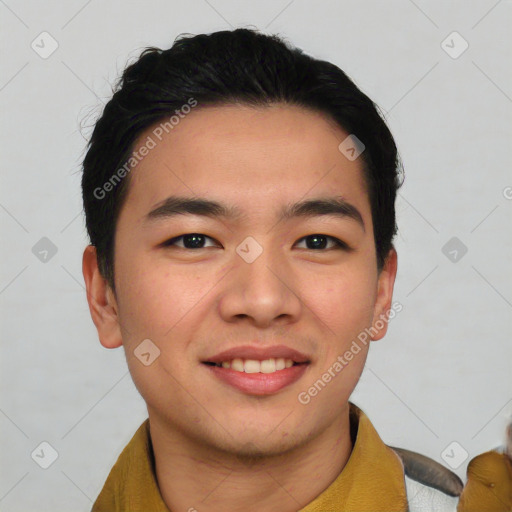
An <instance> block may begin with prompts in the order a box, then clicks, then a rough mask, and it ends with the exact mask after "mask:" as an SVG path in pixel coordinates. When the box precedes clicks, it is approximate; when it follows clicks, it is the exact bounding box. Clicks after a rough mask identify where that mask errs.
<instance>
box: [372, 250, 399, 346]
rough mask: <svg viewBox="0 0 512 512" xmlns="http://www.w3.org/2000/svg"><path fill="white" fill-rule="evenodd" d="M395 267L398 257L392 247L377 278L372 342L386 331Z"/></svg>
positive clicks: (381, 336)
mask: <svg viewBox="0 0 512 512" xmlns="http://www.w3.org/2000/svg"><path fill="white" fill-rule="evenodd" d="M397 267H398V255H397V253H396V250H395V249H394V248H393V247H392V248H391V249H390V251H389V253H388V256H387V258H386V261H385V263H384V266H383V268H382V270H381V272H380V274H379V277H378V283H377V298H376V301H375V307H374V314H373V324H372V327H373V329H372V332H375V334H373V335H372V340H373V341H377V340H380V339H382V338H383V337H384V336H385V335H386V332H387V330H388V319H389V311H390V309H391V305H392V301H393V287H394V285H395V278H396V272H397Z"/></svg>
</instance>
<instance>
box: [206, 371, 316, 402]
mask: <svg viewBox="0 0 512 512" xmlns="http://www.w3.org/2000/svg"><path fill="white" fill-rule="evenodd" d="M204 366H206V367H207V368H208V369H209V370H210V371H211V372H213V374H214V375H215V376H216V377H217V378H218V379H220V380H222V381H223V382H225V383H226V384H229V385H230V386H233V387H234V388H237V389H238V390H240V391H242V392H244V393H248V394H251V395H271V394H273V393H276V392H277V391H280V390H281V389H283V388H285V387H286V386H289V385H290V384H293V383H294V382H296V381H297V380H299V379H300V378H301V377H302V375H304V372H305V371H306V368H307V367H308V366H309V365H308V364H298V365H295V366H290V368H285V369H284V370H278V371H276V372H274V373H245V372H237V371H235V370H231V369H230V368H223V367H222V366H210V365H206V364H205V365H204Z"/></svg>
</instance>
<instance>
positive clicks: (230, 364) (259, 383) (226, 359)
mask: <svg viewBox="0 0 512 512" xmlns="http://www.w3.org/2000/svg"><path fill="white" fill-rule="evenodd" d="M201 363H202V365H203V366H204V367H205V368H206V369H207V371H209V372H210V373H211V374H212V375H213V376H214V377H215V378H216V379H218V380H220V381H221V382H222V383H224V384H227V385H228V386H230V387H232V388H235V389H237V390H238V391H241V392H243V393H245V394H249V395H260V396H261V395H271V394H275V393H277V392H278V391H280V390H282V389H283V388H285V387H287V386H290V385H291V384H293V383H294V382H296V381H297V380H299V379H300V378H301V377H302V376H303V375H304V373H305V372H306V371H307V369H308V368H309V366H310V365H311V361H310V359H309V358H308V357H307V356H305V355H304V354H301V353H300V352H297V351H295V350H293V349H289V348H287V347H272V348H270V349H266V350H261V349H259V348H251V347H245V348H244V347H242V348H238V349H233V350H229V351H225V352H222V353H221V354H218V355H217V356H214V357H212V358H210V359H208V360H206V361H201Z"/></svg>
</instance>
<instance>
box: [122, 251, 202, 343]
mask: <svg viewBox="0 0 512 512" xmlns="http://www.w3.org/2000/svg"><path fill="white" fill-rule="evenodd" d="M119 275H120V276H123V278H122V279H121V280H120V283H119V296H120V298H121V300H120V302H119V307H120V313H121V322H122V324H123V327H124V328H125V330H126V331H127V332H128V333H130V335H131V333H133V334H135V335H136V336H137V337H140V336H142V337H147V338H152V337H154V338H155V339H160V340H162V341H163V339H164V338H166V337H169V336H170V335H171V332H170V331H171V330H172V329H173V328H174V326H177V325H179V324H180V322H181V321H182V319H183V318H184V317H185V318H186V316H187V315H188V314H189V313H190V312H191V311H193V310H194V308H195V306H197V305H198V304H199V302H200V301H201V298H202V297H203V295H204V293H205V290H207V289H208V283H207V282H206V281H207V280H206V279H205V278H202V277H201V276H199V275H198V274H197V272H195V273H191V272H190V270H188V271H187V269H185V268H184V267H181V268H176V267H175V268H171V265H170V264H169V263H168V262H167V263H166V262H163V261H162V262H158V261H155V260H154V259H149V258H144V257H141V256H138V257H135V258H132V259H129V260H125V261H120V262H119Z"/></svg>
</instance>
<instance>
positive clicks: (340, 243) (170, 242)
mask: <svg viewBox="0 0 512 512" xmlns="http://www.w3.org/2000/svg"><path fill="white" fill-rule="evenodd" d="M188 235H198V236H201V237H204V238H209V239H210V240H215V239H214V238H212V237H210V236H207V235H203V234H202V233H185V234H183V235H180V236H176V237H174V238H171V239H169V240H167V241H165V242H164V243H163V244H162V246H163V247H179V246H176V245H175V243H176V241H178V240H181V239H183V238H184V237H186V236H188ZM312 236H319V237H323V238H328V239H329V240H332V241H333V242H334V244H335V245H334V247H331V248H329V249H306V250H309V251H314V252H326V251H329V250H333V249H341V250H345V251H350V250H351V248H350V247H349V246H348V244H346V243H345V242H343V241H342V240H339V239H338V238H336V237H334V236H330V235H323V234H321V233H315V234H312V235H307V236H304V237H302V238H301V239H299V240H298V241H299V242H302V241H303V240H306V238H308V237H312ZM180 249H185V250H188V251H198V250H200V249H207V247H198V248H196V249H192V248H190V247H180Z"/></svg>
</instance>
